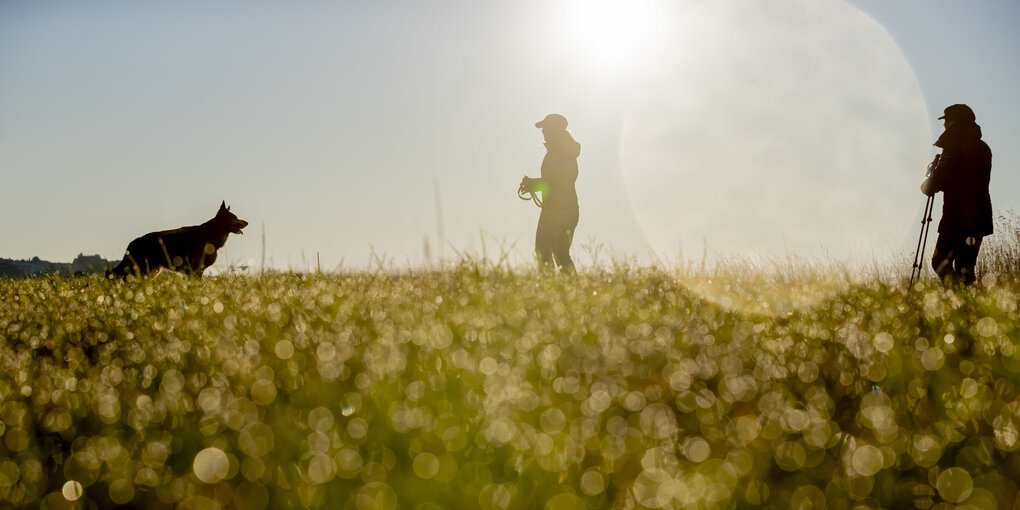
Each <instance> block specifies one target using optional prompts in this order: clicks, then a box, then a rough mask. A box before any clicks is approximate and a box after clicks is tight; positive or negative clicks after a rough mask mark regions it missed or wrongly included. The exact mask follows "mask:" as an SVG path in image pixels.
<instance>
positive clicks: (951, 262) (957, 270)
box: [921, 104, 992, 285]
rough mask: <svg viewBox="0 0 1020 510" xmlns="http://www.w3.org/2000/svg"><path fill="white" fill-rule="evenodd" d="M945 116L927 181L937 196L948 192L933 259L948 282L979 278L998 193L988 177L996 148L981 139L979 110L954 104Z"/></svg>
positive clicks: (928, 190)
mask: <svg viewBox="0 0 1020 510" xmlns="http://www.w3.org/2000/svg"><path fill="white" fill-rule="evenodd" d="M939 119H942V120H944V121H945V127H946V130H945V132H944V133H942V135H941V136H939V139H938V141H936V142H935V146H936V147H939V148H941V149H942V155H941V156H942V157H941V158H940V159H939V161H938V164H937V165H936V166H935V168H934V169H933V170H932V172H931V176H930V177H928V179H927V180H926V181H925V182H924V184H923V185H922V186H921V191H922V192H923V193H924V194H926V195H928V196H933V195H934V194H935V193H938V192H940V191H941V192H942V194H943V195H942V197H943V202H942V220H941V221H939V238H938V240H937V241H936V242H935V252H934V253H933V254H932V259H931V265H932V268H934V269H935V273H936V274H938V276H939V279H940V280H941V281H942V282H943V284H952V283H956V282H962V283H964V284H967V285H969V284H971V283H974V280H975V279H976V275H975V274H974V266H975V265H976V264H977V257H978V251H979V250H980V249H981V240H982V239H983V238H984V237H985V236H987V235H991V234H992V199H991V197H990V195H989V194H988V182H989V180H990V178H991V172H992V151H991V149H989V148H988V145H987V144H986V143H985V142H984V141H982V140H981V127H980V126H978V125H977V123H975V117H974V112H973V111H972V110H971V109H970V107H968V106H967V105H964V104H954V105H952V106H950V107H948V108H946V110H945V114H944V115H943V116H941V117H939Z"/></svg>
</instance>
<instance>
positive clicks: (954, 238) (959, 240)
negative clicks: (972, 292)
mask: <svg viewBox="0 0 1020 510" xmlns="http://www.w3.org/2000/svg"><path fill="white" fill-rule="evenodd" d="M981 239H982V237H981V236H969V235H966V234H958V233H941V232H940V233H939V238H938V240H937V241H935V252H934V253H932V256H931V267H932V269H934V270H935V274H937V275H938V276H939V280H940V281H941V282H942V283H943V284H945V285H950V284H955V283H963V284H964V285H970V284H972V283H974V280H976V279H977V275H975V274H974V266H976V265H977V258H978V251H980V250H981Z"/></svg>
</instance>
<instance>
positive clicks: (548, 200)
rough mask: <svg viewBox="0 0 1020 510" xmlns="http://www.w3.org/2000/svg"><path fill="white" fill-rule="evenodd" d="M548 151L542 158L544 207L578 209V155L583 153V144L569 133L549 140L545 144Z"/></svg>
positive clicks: (548, 208)
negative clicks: (575, 186) (575, 185)
mask: <svg viewBox="0 0 1020 510" xmlns="http://www.w3.org/2000/svg"><path fill="white" fill-rule="evenodd" d="M545 148H546V153H545V158H544V159H543V160H542V181H543V184H544V186H543V189H542V209H545V210H557V211H563V210H568V211H569V210H577V208H578V205H577V190H576V189H574V183H575V182H576V181H577V157H578V156H579V155H580V154H581V144H579V143H577V141H576V140H574V137H572V136H570V134H569V133H566V132H564V133H563V136H562V137H557V138H556V139H554V140H549V141H547V142H546V144H545Z"/></svg>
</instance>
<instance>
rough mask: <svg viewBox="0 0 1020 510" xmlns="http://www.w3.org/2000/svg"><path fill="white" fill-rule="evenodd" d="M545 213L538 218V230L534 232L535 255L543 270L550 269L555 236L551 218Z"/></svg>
mask: <svg viewBox="0 0 1020 510" xmlns="http://www.w3.org/2000/svg"><path fill="white" fill-rule="evenodd" d="M550 216H551V215H550V214H549V213H547V212H546V211H544V210H543V211H542V214H541V215H540V216H539V217H538V229H536V231H535V254H536V255H537V256H538V264H539V266H541V267H543V268H550V269H551V268H552V262H553V258H552V251H553V248H552V246H553V237H554V236H555V230H554V228H555V225H553V223H554V222H553V221H552V218H550Z"/></svg>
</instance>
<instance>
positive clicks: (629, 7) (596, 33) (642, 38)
mask: <svg viewBox="0 0 1020 510" xmlns="http://www.w3.org/2000/svg"><path fill="white" fill-rule="evenodd" d="M563 19H564V21H563V26H564V27H565V32H564V34H565V37H566V40H567V43H568V44H569V45H570V46H571V47H572V48H573V49H574V50H576V51H577V54H579V55H581V56H583V57H584V58H585V59H587V60H588V61H589V63H592V64H598V65H599V66H606V67H610V68H617V67H620V66H621V65H623V64H625V63H627V62H631V61H633V60H636V59H638V58H639V57H640V56H641V55H642V54H644V53H645V52H646V51H648V50H649V49H650V48H649V46H650V45H651V42H652V40H653V39H654V36H655V34H656V23H655V20H656V16H655V7H654V3H653V2H652V1H650V0H627V1H624V0H568V1H567V2H566V3H565V4H564V12H563Z"/></svg>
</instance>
